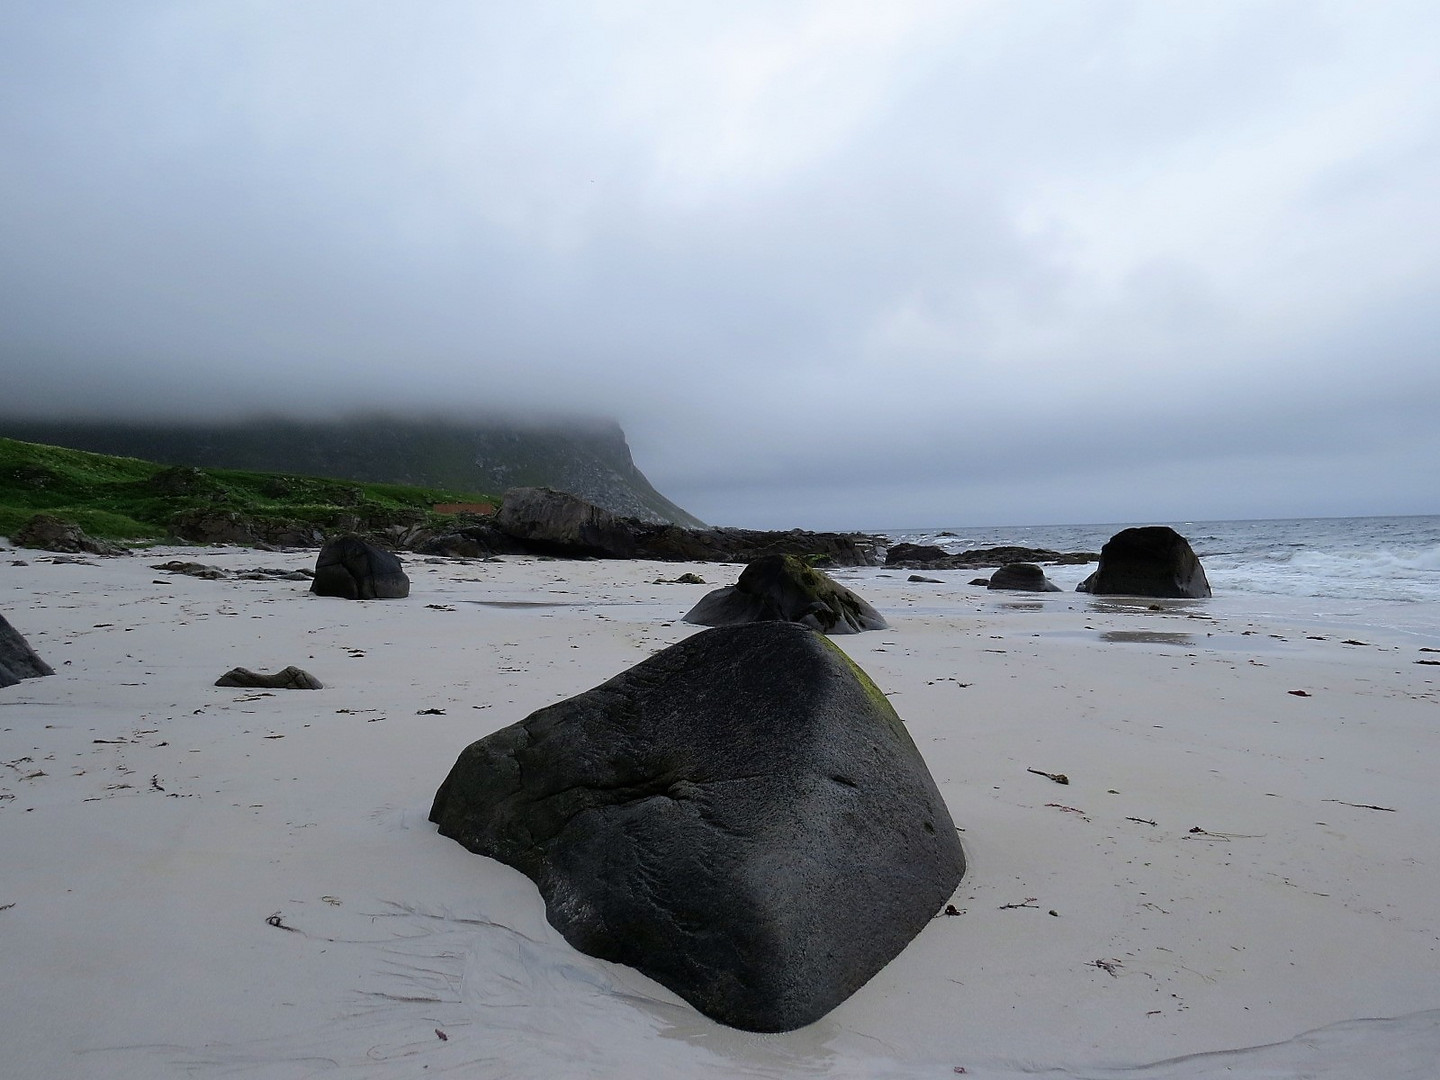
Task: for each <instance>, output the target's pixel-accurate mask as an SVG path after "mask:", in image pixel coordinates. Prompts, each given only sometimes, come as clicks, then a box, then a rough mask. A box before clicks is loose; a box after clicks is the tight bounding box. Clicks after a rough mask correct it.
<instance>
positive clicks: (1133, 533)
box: [1075, 525, 1210, 598]
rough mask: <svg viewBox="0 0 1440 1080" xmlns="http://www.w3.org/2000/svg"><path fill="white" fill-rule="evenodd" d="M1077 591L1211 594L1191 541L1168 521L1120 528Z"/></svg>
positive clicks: (1156, 594) (1165, 594) (1183, 595)
mask: <svg viewBox="0 0 1440 1080" xmlns="http://www.w3.org/2000/svg"><path fill="white" fill-rule="evenodd" d="M1075 591H1076V592H1088V593H1093V594H1095V595H1097V596H1098V595H1111V596H1115V595H1118V596H1162V597H1171V598H1199V597H1204V596H1209V595H1210V582H1209V581H1208V580H1206V577H1205V568H1204V567H1202V566H1201V565H1200V560H1199V559H1198V558H1196V557H1195V552H1194V551H1192V550H1191V548H1190V542H1189V541H1188V540H1186V539H1185V538H1184V537H1183V536H1181V535H1180V534H1179V533H1177V532H1176V531H1175V530H1174V529H1172V528H1170V527H1169V526H1168V525H1146V526H1144V527H1142V528H1136V529H1122V530H1121V531H1120V532H1118V533H1116V534H1115V535H1114V536H1112V537H1111V538H1110V539H1109V540H1108V541H1107V542H1106V544H1105V546H1104V547H1102V548H1101V549H1100V565H1099V567H1098V568H1097V569H1096V570H1095V572H1094V573H1093V574H1091V575H1090V576H1089V577H1087V578H1086V579H1085V580H1084V581H1082V582H1081V583H1080V584H1079V585H1077V586H1075Z"/></svg>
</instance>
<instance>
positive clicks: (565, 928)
mask: <svg viewBox="0 0 1440 1080" xmlns="http://www.w3.org/2000/svg"><path fill="white" fill-rule="evenodd" d="M430 820H431V821H434V822H436V823H437V824H438V825H439V829H440V832H441V834H442V835H445V836H449V837H452V838H453V839H455V840H457V841H459V842H460V843H461V844H463V845H464V846H465V847H467V848H468V849H469V850H471V851H473V852H476V853H478V854H481V855H488V856H491V857H493V858H496V859H499V860H500V861H501V862H504V863H507V864H509V865H511V866H513V867H515V868H516V869H518V870H520V871H521V872H523V873H524V874H526V875H528V876H529V877H530V878H531V879H532V880H534V881H535V883H536V885H537V886H538V887H539V889H540V892H541V895H542V896H543V897H544V898H545V904H546V912H547V915H548V917H549V919H550V922H551V923H552V924H553V925H554V926H555V927H556V929H558V930H559V931H560V932H561V933H562V934H563V935H564V936H565V938H566V940H567V941H569V942H570V943H571V944H572V945H574V946H575V947H576V948H577V949H580V950H581V951H582V952H586V953H589V954H591V955H593V956H598V957H601V958H603V959H606V960H612V961H616V962H618V963H622V964H628V965H630V966H632V967H635V968H638V969H639V970H640V971H642V972H644V973H645V974H646V975H649V976H650V977H651V978H653V979H655V980H656V981H658V982H660V983H663V984H664V985H665V986H668V987H669V988H670V989H672V990H674V991H675V992H676V993H677V994H679V995H680V996H681V997H683V998H685V999H686V1000H687V1001H689V1002H690V1003H691V1004H693V1005H694V1006H695V1007H696V1008H697V1009H699V1010H700V1011H701V1012H703V1013H705V1014H706V1015H708V1016H711V1017H713V1018H714V1019H716V1020H719V1021H720V1022H722V1023H725V1024H730V1025H732V1026H734V1027H739V1028H745V1029H748V1030H752V1031H788V1030H791V1029H793V1028H797V1027H800V1026H802V1025H804V1024H808V1023H811V1022H812V1021H815V1020H817V1019H819V1018H820V1017H821V1016H823V1015H824V1014H825V1013H827V1012H828V1011H829V1010H830V1009H832V1008H834V1007H835V1006H836V1005H838V1004H839V1003H840V1002H841V1001H843V1000H845V998H847V997H849V996H850V995H851V994H852V993H854V992H855V991H856V990H857V989H858V988H859V987H861V986H862V985H864V983H865V982H866V981H867V980H869V979H870V977H871V976H873V975H874V974H875V973H876V972H877V971H879V970H880V969H881V968H882V967H884V965H885V964H886V963H888V962H889V961H890V960H891V959H893V958H894V957H895V956H896V955H897V954H898V953H899V952H900V951H901V950H902V949H903V948H904V947H905V945H906V944H907V943H908V942H909V941H910V940H911V939H912V938H913V937H914V936H915V935H916V934H918V933H919V932H920V931H921V930H922V929H924V927H925V926H926V925H927V924H928V923H929V921H930V918H931V917H932V916H933V915H934V914H935V912H936V911H938V910H939V908H940V907H941V905H942V904H944V903H945V901H946V899H947V898H948V897H949V896H950V894H951V893H952V892H953V890H954V889H955V886H956V885H957V884H958V882H959V880H960V877H961V875H962V874H963V873H964V869H965V862H964V855H963V853H962V851H961V848H960V842H959V839H958V838H957V836H956V831H955V827H954V825H953V823H952V822H951V820H950V815H949V812H948V810H947V809H946V807H945V803H944V801H943V800H942V799H941V797H940V794H939V792H938V790H937V789H936V787H935V783H934V781H933V780H932V779H931V777H930V774H929V771H928V770H927V769H926V767H925V763H924V761H923V760H922V759H921V757H920V754H919V752H918V751H917V750H916V749H915V746H914V744H913V743H912V742H911V741H910V737H909V735H908V734H907V733H906V731H905V727H904V725H903V724H902V723H901V722H900V719H899V717H897V716H896V715H895V712H894V710H893V709H892V708H891V707H890V704H889V702H888V701H887V700H886V699H885V696H884V695H883V694H882V693H881V692H880V691H879V690H878V689H877V688H876V687H875V685H874V684H873V683H871V682H870V680H869V679H868V678H867V677H866V676H865V675H864V673H863V672H861V671H860V669H859V668H858V667H856V666H855V665H854V663H853V662H852V661H850V660H849V659H847V658H846V657H845V655H844V654H843V653H842V652H841V651H840V650H839V649H838V648H837V647H836V646H834V645H833V644H831V643H830V642H829V641H827V640H826V639H825V638H824V637H823V636H821V635H819V634H816V633H814V632H813V631H811V630H807V629H805V628H804V627H800V626H796V625H793V624H789V623H761V624H754V625H748V626H734V627H722V628H719V629H714V630H707V631H705V632H704V633H700V634H696V635H695V636H694V637H691V638H689V639H687V640H686V641H682V642H681V643H680V644H678V645H674V646H671V647H670V648H668V649H665V650H664V651H662V652H660V653H657V654H656V655H655V656H652V657H651V658H650V659H648V660H646V661H644V662H642V663H640V664H638V665H637V666H635V667H634V668H631V669H630V670H628V671H626V672H623V673H622V674H620V675H618V676H616V677H615V678H613V679H611V680H610V681H609V682H606V683H604V684H603V685H601V686H598V687H596V688H595V689H593V690H590V691H588V692H586V693H584V694H581V695H579V696H577V697H574V698H571V699H569V700H568V701H562V702H560V703H559V704H556V705H552V706H549V707H548V708H545V709H541V710H540V711H539V712H536V713H533V714H532V715H531V716H529V717H528V718H527V719H525V720H524V721H522V722H520V723H518V724H514V725H512V726H511V727H508V728H505V729H503V730H501V731H498V732H495V733H494V734H493V735H490V736H488V737H487V738H484V739H481V740H480V741H479V742H476V743H473V744H471V745H470V746H469V747H467V748H466V749H465V751H464V752H463V753H462V754H461V755H460V758H459V760H458V761H457V762H456V763H455V766H454V768H453V769H452V770H451V771H450V775H449V776H448V777H447V778H446V780H445V782H444V784H443V785H441V787H440V790H439V792H438V793H437V794H436V796H435V803H434V807H433V809H432V810H431V812H430Z"/></svg>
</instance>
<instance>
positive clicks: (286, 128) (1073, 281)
mask: <svg viewBox="0 0 1440 1080" xmlns="http://www.w3.org/2000/svg"><path fill="white" fill-rule="evenodd" d="M1437 190H1440V8H1436V7H1434V6H1433V5H1429V4H1424V3H1418V2H1403V0H1402V2H1396V3H1387V4H1383V5H1375V4H1365V3H1358V2H1357V3H1341V2H1324V0H1321V2H1308V0H1307V2H1300V0H1291V2H1272V0H1251V2H1239V0H1220V2H1216V3H1206V4H1188V3H1182V2H1179V0H1173V2H1172V0H1157V2H1150V3H1138V2H1133V3H1132V2H1109V0H1097V2H1094V3H1086V4H1077V5H1068V4H1058V3H1056V4H1039V5H1032V4H1023V5H1022V4H1000V3H994V2H988V0H987V2H972V3H965V2H944V3H942V2H939V0H934V2H930V0H894V2H889V3H885V4H878V3H869V2H858V0H857V2H849V0H812V2H805V0H797V2H790V3H783V4H782V3H762V2H746V0H740V2H734V3H725V4H718V3H695V4H685V5H674V4H665V3H659V2H646V0H635V2H621V0H615V2H601V3H585V4H580V3H567V2H546V0H540V2H537V3H533V4H524V5H499V4H483V5H480V4H473V3H468V2H464V3H462V2H449V0H437V2H434V3H427V4H424V5H395V4H383V3H378V2H368V0H357V2H347V3H338V2H301V3H294V2H283V3H282V2H278V0H258V2H254V3H246V4H235V3H221V2H205V0H187V2H183V3H182V2H171V3H164V2H155V0H134V2H128V3H125V4H101V3H93V4H92V3H84V2H70V3H64V4H55V3H51V2H43V3H42V2H25V0H17V2H14V3H10V4H7V5H6V32H5V33H4V34H3V35H0V369H3V370H0V375H3V379H0V413H4V414H10V415H17V414H24V415H32V416H48V417H77V416H91V417H107V418H125V419H133V418H146V417H150V418H163V419H176V418H196V419H213V418H225V417H235V416H242V415H250V414H253V413H266V414H275V415H290V416H315V417H334V416H343V415H348V414H352V413H356V412H362V411H367V410H377V409H378V410H387V411H392V412H400V413H411V414H416V415H419V414H428V413H432V412H444V413H446V414H448V415H451V416H455V417H461V418H463V417H465V416H469V415H479V414H481V413H482V412H483V413H485V414H493V413H495V412H496V411H500V412H502V413H506V414H512V415H517V416H524V415H530V414H532V413H543V414H546V415H550V414H556V413H579V414H583V415H592V416H597V417H609V418H614V419H616V420H618V421H619V422H620V424H621V425H622V426H623V428H624V431H625V434H626V436H627V438H628V440H629V444H630V447H631V449H632V451H633V453H634V458H635V462H636V464H637V465H638V466H639V467H640V468H641V469H642V470H643V471H644V472H645V474H646V475H647V476H648V477H649V478H650V480H651V481H653V482H654V484H655V486H656V487H657V488H658V489H659V490H660V491H661V492H663V493H664V494H665V495H667V496H669V497H670V498H671V499H673V500H674V501H675V502H677V503H679V504H680V505H681V506H684V507H685V508H686V509H688V510H691V511H693V512H694V513H695V514H697V515H699V516H700V517H702V518H704V519H705V520H707V521H711V522H719V523H724V524H736V525H748V526H756V527H783V526H790V525H803V526H807V527H812V528H848V527H883V526H886V525H895V526H901V525H907V524H911V525H924V524H935V525H940V524H952V523H953V524H967V523H968V524H984V523H995V524H1005V523H1016V524H1020V523H1027V522H1054V521H1142V520H1174V519H1182V520H1183V519H1192V520H1193V519H1201V518H1225V517H1275V516H1292V515H1347V514H1381V513H1434V512H1436V511H1437V510H1440V479H1437V476H1440V470H1437V469H1436V467H1435V462H1436V461H1437V460H1440V421H1437V419H1436V416H1437V412H1436V407H1435V405H1434V402H1435V401H1436V400H1440V363H1437V358H1436V353H1437V342H1440V314H1437V305H1436V304H1435V302H1434V300H1433V297H1434V296H1435V295H1436V294H1437V292H1440V288H1437V287H1440V280H1437V279H1440V210H1437V200H1436V198H1435V192H1436V191H1437Z"/></svg>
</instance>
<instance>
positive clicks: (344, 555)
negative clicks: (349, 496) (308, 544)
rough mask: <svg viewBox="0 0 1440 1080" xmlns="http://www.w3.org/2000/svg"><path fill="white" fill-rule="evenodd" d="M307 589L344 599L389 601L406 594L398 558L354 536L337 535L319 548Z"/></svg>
mask: <svg viewBox="0 0 1440 1080" xmlns="http://www.w3.org/2000/svg"><path fill="white" fill-rule="evenodd" d="M310 591H311V592H313V593H316V594H317V595H319V596H339V597H343V598H344V599H346V600H393V599H400V598H403V597H406V596H409V595H410V579H409V578H408V577H406V576H405V571H404V569H403V568H402V567H401V564H400V559H399V558H398V557H397V556H396V555H394V554H393V553H391V552H389V551H386V550H385V549H384V548H378V547H376V546H375V545H374V544H371V543H367V542H366V541H364V540H362V539H360V537H358V536H340V537H336V538H335V539H334V540H331V541H330V542H329V543H327V544H326V545H325V546H324V547H322V548H321V549H320V554H319V556H317V557H316V560H315V580H314V581H313V582H311V584H310Z"/></svg>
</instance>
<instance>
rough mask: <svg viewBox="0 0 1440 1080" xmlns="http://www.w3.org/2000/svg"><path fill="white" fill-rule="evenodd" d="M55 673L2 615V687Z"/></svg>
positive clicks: (0, 626) (0, 671)
mask: <svg viewBox="0 0 1440 1080" xmlns="http://www.w3.org/2000/svg"><path fill="white" fill-rule="evenodd" d="M54 674H55V671H54V669H53V668H51V667H50V665H49V664H47V663H45V661H44V660H41V659H40V656H39V654H38V653H36V651H35V650H34V649H32V648H31V647H30V643H29V642H28V641H26V640H25V636H24V635H23V634H21V633H20V631H19V630H16V629H15V627H13V626H11V625H10V623H9V621H8V620H7V619H6V618H5V616H4V615H0V686H14V685H15V684H16V683H18V682H19V681H20V680H21V679H38V678H40V677H41V676H44V675H54Z"/></svg>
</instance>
